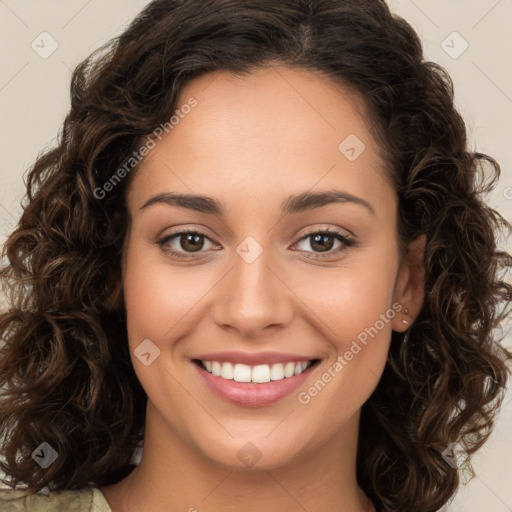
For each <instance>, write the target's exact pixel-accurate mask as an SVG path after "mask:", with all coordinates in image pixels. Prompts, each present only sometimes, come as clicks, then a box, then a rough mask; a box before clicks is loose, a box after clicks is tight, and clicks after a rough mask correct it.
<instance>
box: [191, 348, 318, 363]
mask: <svg viewBox="0 0 512 512" xmlns="http://www.w3.org/2000/svg"><path fill="white" fill-rule="evenodd" d="M193 359H200V360H201V361H218V362H219V363H222V362H229V363H239V364H246V365H249V366H254V365H258V364H275V363H288V362H300V361H311V360H313V359H318V358H314V357H309V356H302V355H297V354H286V353H284V352H270V351H264V352H254V353H250V352H241V351H231V352H209V353H207V354H201V355H198V356H196V357H194V358H193Z"/></svg>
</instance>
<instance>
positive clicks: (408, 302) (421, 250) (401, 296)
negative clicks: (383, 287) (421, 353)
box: [391, 234, 427, 332]
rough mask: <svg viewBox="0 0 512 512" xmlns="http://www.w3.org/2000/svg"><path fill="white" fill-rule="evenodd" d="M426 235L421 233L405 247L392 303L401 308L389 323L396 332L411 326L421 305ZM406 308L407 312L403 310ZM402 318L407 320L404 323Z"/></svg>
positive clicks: (423, 296) (423, 292)
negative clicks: (398, 304) (399, 305)
mask: <svg viewBox="0 0 512 512" xmlns="http://www.w3.org/2000/svg"><path fill="white" fill-rule="evenodd" d="M426 240H427V238H426V235H425V234H422V235H420V236H419V237H418V238H416V239H415V240H413V241H412V242H410V244H409V245H408V247H407V254H406V255H405V257H404V259H403V261H402V263H401V265H400V268H399V270H398V276H397V279H396V285H395V296H394V300H393V303H395V302H398V303H400V304H401V305H402V310H401V311H400V313H399V314H397V315H396V316H395V317H394V318H393V321H392V323H391V328H392V329H393V330H394V331H397V332H405V331H406V330H407V329H409V328H410V327H411V325H412V324H413V322H414V320H415V319H416V317H417V316H418V315H419V312H420V310H421V308H422V306H423V301H424V298H425V266H424V256H425V245H426ZM406 310H407V313H406V312H405V311H406ZM402 320H405V321H406V322H408V324H406V323H404V322H403V321H402Z"/></svg>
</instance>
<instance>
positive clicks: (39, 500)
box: [0, 487, 112, 512]
mask: <svg viewBox="0 0 512 512" xmlns="http://www.w3.org/2000/svg"><path fill="white" fill-rule="evenodd" d="M0 510H1V511H2V512H112V509H111V508H110V507H109V506H108V503H107V500H106V499H105V497H104V496H103V494H102V493H101V491H100V490H99V489H98V488H96V487H86V488H84V489H81V490H79V491H60V492H57V491H54V492H50V493H49V495H48V496H45V495H42V494H29V493H28V492H27V491H26V490H23V489H22V490H19V489H16V490H9V489H5V488H4V489H0Z"/></svg>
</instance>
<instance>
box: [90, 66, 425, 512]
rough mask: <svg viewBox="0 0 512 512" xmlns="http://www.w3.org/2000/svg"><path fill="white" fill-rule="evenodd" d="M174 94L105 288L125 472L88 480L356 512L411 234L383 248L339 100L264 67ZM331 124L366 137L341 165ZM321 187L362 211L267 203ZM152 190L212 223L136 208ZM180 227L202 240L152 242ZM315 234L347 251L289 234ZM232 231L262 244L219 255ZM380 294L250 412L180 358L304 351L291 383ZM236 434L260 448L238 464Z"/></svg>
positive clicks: (185, 495) (384, 209)
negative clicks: (170, 125) (121, 309)
mask: <svg viewBox="0 0 512 512" xmlns="http://www.w3.org/2000/svg"><path fill="white" fill-rule="evenodd" d="M191 96H193V97H194V98H196V99H197V102H198V104H197V106H196V107H195V108H193V109H192V111H191V113H190V114H189V115H187V116H186V117H185V118H184V119H182V120H181V121H180V123H179V124H178V125H176V126H175V127H174V129H173V130H172V131H170V133H169V134H165V135H164V137H162V140H161V141H160V142H158V144H157V146H156V147H155V148H154V149H152V150H151V152H150V153H149V155H148V156H147V157H146V158H145V159H144V161H143V162H142V164H141V166H140V168H139V169H138V170H137V173H136V174H135V176H133V181H132V182H131V183H130V187H129V189H128V194H127V207H128V211H129V215H130V229H129V233H128V234H127V240H126V247H125V255H124V258H123V271H124V278H123V291H124V297H125V303H126V308H127V328H128V336H129V344H130V350H131V354H132V362H133V365H134V368H135V371H136V373H137V376H138V378H139V380H140V382H141V384H142V386H143V387H144V389H145V390H146V393H147V395H148V407H147V413H146V430H145V439H144V452H143V456H142V460H141V462H140V465H139V466H138V467H137V469H136V470H134V471H133V472H132V473H131V474H130V475H129V476H128V477H127V478H125V479H124V480H122V481H121V482H119V483H117V484H115V485H111V486H107V487H103V488H101V489H100V490H101V491H102V492H103V494H104V495H105V497H106V499H107V501H108V503H109V504H110V506H111V508H112V510H113V511H114V512H125V511H136V510H151V511H168V510H173V511H184V512H185V511H190V512H192V511H193V510H197V511H199V512H207V511H209V512H218V511H221V510H222V511H223V512H232V511H233V512H234V511H235V510H236V511H238V510H247V511H254V512H256V511H261V510H265V511H267V512H278V511H279V512H283V511H285V512H286V511H289V512H292V511H293V512H295V511H297V510H307V511H308V512H317V511H325V510H329V511H344V512H348V511H350V512H362V511H370V510H374V509H373V506H372V505H371V503H370V502H369V500H368V499H367V497H366V496H365V495H364V493H363V492H362V491H361V489H360V488H359V487H358V485H357V482H356V478H355V461H356V449H357V439H358V421H359V414H360V409H361V406H362V405H363V403H364V402H365V401H366V400H367V399H368V398H369V396H370V395H371V393H372V392H373V390H374V389H375V387H376V385H377V383H378V380H379V378H380V376H381V374H382V371H383V368H384V366H385V362H386V356H387V352H388V349H389V344H390V340H391V331H392V330H395V331H400V332H404V331H405V330H407V329H408V328H409V326H410V325H411V324H412V322H413V321H414V318H415V317H416V316H417V314H418V313H419V311H420V308H421V306H422V303H423V298H424V274H423V271H422V268H421V264H420V262H421V261H422V257H423V250H424V242H425V239H424V237H423V236H422V237H420V238H418V239H417V240H415V241H414V242H412V243H411V244H410V246H409V248H408V249H409V250H408V253H407V255H406V257H405V258H404V259H400V256H399V252H398V245H397V244H398V239H397V231H396V222H397V208H398V201H397V196H396V193H395V191H394V190H393V188H392V187H391V185H390V184H389V182H388V181H387V179H386V173H385V171H384V165H385V164H384V162H383V161H382V159H381V157H380V156H379V148H378V146H377V143H376V142H375V140H374V139H373V138H372V136H371V132H370V130H369V124H368V122H367V119H369V118H368V116H367V111H366V109H365V105H364V103H363V101H362V100H361V98H359V97H358V96H357V95H356V94H355V93H350V92H349V90H348V89H344V88H341V87H340V86H338V85H335V84H333V83H331V82H329V81H328V80H326V79H325V78H322V77H321V76H318V75H316V74H313V73H312V72H310V71H306V70H297V69H295V70H292V69H289V68H286V67H283V66H279V65H276V66H271V67H268V68H266V69H259V70H257V71H254V72H252V73H251V74H250V75H246V76H235V75H233V74H230V73H227V72H216V73H214V74H210V75H205V76H202V77H200V78H198V79H196V80H195V81H193V82H192V83H191V84H189V85H188V87H187V88H186V89H184V90H183V91H182V94H181V97H180V101H179V102H178V105H183V104H185V103H186V101H187V99H188V98H190V97H191ZM349 134H356V135H357V137H358V138H359V139H360V140H361V141H363V143H364V144H365V146H366V149H365V150H364V151H363V152H362V153H361V154H360V155H359V156H358V158H356V159H355V160H354V161H350V160H348V159H347V158H346V157H345V155H344V154H342V153H341V152H340V151H339V149H338V146H339V144H340V142H341V141H343V140H344V139H345V138H346V137H347V136H348V135H349ZM334 189H337V190H343V191H345V192H348V193H350V194H353V195H354V196H358V197H360V198H362V199H364V200H365V201H367V202H368V203H369V204H370V205H371V206H372V208H373V209H374V214H372V213H371V212H370V211H369V210H368V209H367V208H365V207H364V206H362V205H360V204H357V203H354V202H339V203H331V204H328V205H325V206H322V207H320V208H314V209H310V210H306V211H304V212H300V213H292V214H288V215H284V216H283V215H282V214H281V212H280V206H281V203H282V202H283V201H285V200H286V199H287V198H288V197H289V196H290V195H295V194H301V193H304V192H320V191H329V190H334ZM161 192H175V193H186V194H201V195H206V196H210V197H213V198H215V199H217V200H218V201H220V202H222V203H223V204H224V205H225V217H224V218H222V219H220V218H217V217H215V216H214V215H210V214H207V213H201V212H196V211H192V210H187V209H185V208H180V207H178V206H170V205H168V204H163V203H157V204H154V205H152V206H149V207H147V208H144V209H142V210H141V209H140V207H141V206H142V205H143V204H144V203H145V202H146V201H147V200H148V199H149V198H150V197H152V196H154V195H155V194H158V193H161ZM186 228H190V229H194V230H197V231H199V232H201V233H203V234H204V235H205V238H203V239H201V240H202V241H203V246H202V248H200V251H199V252H193V249H190V247H191V246H190V245H187V244H186V239H185V240H184V237H181V238H180V236H177V237H175V238H174V240H173V241H169V242H167V246H168V247H171V248H172V249H174V250H176V251H179V252H181V253H184V254H185V255H187V254H188V255H189V256H190V257H191V258H190V259H189V260H180V259H177V258H175V257H173V256H172V255H170V254H169V253H166V252H165V251H163V250H162V247H160V246H159V245H158V244H155V243H154V242H155V241H157V240H158V239H161V238H163V236H164V235H168V234H170V233H171V232H179V231H180V230H182V229H186ZM325 229H330V230H331V231H332V230H337V231H339V232H340V233H341V234H343V235H345V236H351V237H352V238H353V239H355V240H356V241H357V244H356V245H354V246H351V247H345V248H344V245H343V243H342V242H339V241H337V239H336V238H332V239H327V241H326V244H327V250H326V252H327V254H328V257H325V258H324V259H321V260H319V259H313V258H314V257H315V255H321V254H324V253H323V252H322V250H321V248H320V249H319V248H318V246H316V245H315V244H314V241H313V237H309V238H306V239H304V240H302V241H300V240H301V239H302V238H303V237H304V236H305V235H306V234H314V233H318V232H322V230H323V231H324V232H325ZM247 236H251V237H253V238H254V239H255V240H256V241H257V242H258V243H259V245H260V246H261V247H262V249H263V252H262V254H261V255H260V256H259V257H258V258H257V259H256V260H255V261H254V262H252V263H247V262H246V261H245V260H244V259H243V258H241V257H240V256H239V255H238V253H237V252H236V248H237V247H238V246H239V245H240V243H241V242H242V241H243V240H244V239H245V238H246V237H247ZM180 242H181V243H180ZM329 243H330V244H331V245H328V244H329ZM192 247H194V246H192ZM196 247H201V245H200V244H197V242H196ZM340 248H341V250H340ZM187 251H188V252H187ZM394 303H398V304H400V305H401V306H402V307H403V309H402V310H401V311H399V312H398V311H397V312H396V314H395V315H394V317H393V318H392V319H390V320H389V321H388V322H384V327H383V328H382V329H380V330H379V332H378V334H377V335H374V337H373V338H369V341H368V344H367V345H366V346H364V347H363V348H362V350H361V351H360V352H359V353H358V354H357V355H355V356H354V357H353V359H352V360H350V361H349V362H348V364H347V365H346V366H344V368H343V370H342V371H340V372H338V373H337V375H336V377H335V378H333V379H332V380H331V382H329V383H328V385H326V386H325V388H324V389H323V390H322V391H321V392H320V393H318V395H317V396H315V397H314V398H312V399H311V401H310V402H309V403H308V404H307V405H304V404H301V403H299V401H298V399H297V394H298V392H294V393H292V394H291V395H289V396H287V397H285V398H283V399H281V400H279V401H278V402H276V403H274V404H271V405H268V406H264V407H256V408H250V407H243V406H239V405H233V404H231V403H228V402H225V401H223V400H222V399H221V398H218V397H217V396H216V395H214V394H213V393H212V392H211V391H209V389H208V388H206V386H205V385H204V384H203V382H202V379H200V378H199V377H198V374H197V369H196V368H195V366H194V365H193V363H191V361H190V360H191V358H193V357H194V356H195V355H198V354H200V353H205V352H210V351H221V350H242V351H246V352H258V351H260V350H273V351H279V352H291V353H294V354H301V355H302V354H306V355H309V356H310V358H314V357H316V358H321V362H320V364H319V365H318V366H317V367H316V369H314V371H313V372H312V373H311V375H310V376H309V378H308V380H307V381H306V384H305V385H303V386H302V387H301V389H299V390H298V391H303V390H307V389H308V388H309V387H310V386H311V385H312V383H314V382H315V381H316V380H317V379H319V378H321V376H322V374H324V373H325V372H327V371H328V369H329V368H332V367H333V364H334V363H335V361H336V359H337V357H338V355H342V356H343V354H345V352H346V351H347V350H349V348H350V346H351V343H352V341H353V340H356V339H357V336H358V334H360V333H361V332H362V331H364V329H365V328H368V327H370V326H374V324H375V323H376V321H377V320H378V319H379V318H381V317H380V315H381V314H385V313H386V311H389V310H391V311H393V309H392V305H393V304H394ZM405 308H407V311H408V312H407V314H405V312H404V311H405ZM404 321H406V322H408V324H406V323H404ZM144 339H150V340H151V341H152V342H153V343H154V344H155V345H156V346H157V347H158V348H159V350H160V355H159V357H157V358H156V359H155V360H154V361H153V362H152V363H151V364H150V365H148V366H145V365H144V364H142V363H141V362H140V361H139V360H138V358H137V357H135V356H134V352H133V351H134V350H135V349H136V348H137V346H138V345H139V344H140V343H141V342H142V340H144ZM247 442H251V443H252V444H253V445H255V446H256V448H257V450H258V452H259V453H260V454H261V458H260V459H259V460H258V461H257V463H256V464H254V465H253V466H251V467H246V466H244V464H242V463H241V461H240V459H239V458H238V456H237V454H238V452H239V451H240V449H241V448H242V447H244V446H245V445H246V443H247Z"/></svg>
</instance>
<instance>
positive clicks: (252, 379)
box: [191, 354, 321, 407]
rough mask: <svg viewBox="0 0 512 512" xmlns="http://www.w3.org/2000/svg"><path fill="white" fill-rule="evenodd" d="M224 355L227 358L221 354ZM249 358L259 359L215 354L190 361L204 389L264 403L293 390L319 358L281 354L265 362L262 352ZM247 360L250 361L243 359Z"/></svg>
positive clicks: (241, 401)
mask: <svg viewBox="0 0 512 512" xmlns="http://www.w3.org/2000/svg"><path fill="white" fill-rule="evenodd" d="M223 359H228V358H227V357H223ZM238 359H242V357H239V358H238ZM246 359H249V358H246ZM252 359H258V360H257V361H254V364H245V363H241V362H236V361H229V360H223V361H218V360H215V359H214V358H204V359H193V360H192V361H191V362H192V363H193V367H195V368H196V372H197V374H198V375H199V377H200V381H201V382H202V383H203V384H204V385H205V390H206V391H207V392H208V391H209V392H212V393H213V394H214V395H215V396H217V397H219V398H221V399H222V400H224V401H225V402H228V403H230V404H233V405H237V406H242V407H263V406H267V405H270V404H273V403H274V402H277V401H279V400H281V399H283V398H285V397H287V396H290V395H292V394H293V393H294V392H296V391H297V390H298V389H299V388H300V387H301V386H303V385H304V383H305V382H306V380H307V379H308V378H309V377H310V375H311V374H312V372H313V371H314V370H315V369H316V367H317V366H318V365H319V363H320V361H321V360H320V359H309V360H306V359H304V360H295V361H286V360H285V358H284V357H280V359H281V361H280V362H276V361H273V362H269V363H264V362H263V354H259V355H258V356H255V357H252ZM270 359H272V358H270ZM274 359H276V358H275V357H274ZM278 359H279V358H278ZM297 359H298V358H297ZM247 362H249V361H248V360H246V363H247ZM256 363H257V364H256Z"/></svg>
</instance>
